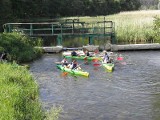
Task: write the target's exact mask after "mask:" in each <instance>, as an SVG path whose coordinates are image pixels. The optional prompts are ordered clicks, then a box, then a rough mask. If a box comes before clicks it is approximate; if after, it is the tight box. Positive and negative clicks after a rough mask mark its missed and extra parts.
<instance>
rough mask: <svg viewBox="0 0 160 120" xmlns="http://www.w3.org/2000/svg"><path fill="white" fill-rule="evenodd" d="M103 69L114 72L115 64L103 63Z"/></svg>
mask: <svg viewBox="0 0 160 120" xmlns="http://www.w3.org/2000/svg"><path fill="white" fill-rule="evenodd" d="M102 65H103V67H105V68H106V69H107V71H109V72H112V71H113V70H114V63H102Z"/></svg>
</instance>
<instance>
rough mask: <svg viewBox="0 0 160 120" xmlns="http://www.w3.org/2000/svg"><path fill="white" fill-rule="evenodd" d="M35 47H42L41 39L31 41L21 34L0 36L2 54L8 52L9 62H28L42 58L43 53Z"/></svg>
mask: <svg viewBox="0 0 160 120" xmlns="http://www.w3.org/2000/svg"><path fill="white" fill-rule="evenodd" d="M35 46H41V40H40V39H37V40H31V39H30V38H29V37H27V36H24V35H21V34H19V33H9V34H7V33H3V34H0V52H3V51H5V52H7V54H8V55H7V57H8V60H9V61H17V62H18V63H20V62H28V61H31V60H33V59H35V58H37V57H40V56H41V55H42V53H43V51H42V49H40V48H35Z"/></svg>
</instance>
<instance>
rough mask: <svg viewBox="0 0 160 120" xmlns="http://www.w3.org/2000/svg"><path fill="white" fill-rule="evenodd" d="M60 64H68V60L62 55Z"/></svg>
mask: <svg viewBox="0 0 160 120" xmlns="http://www.w3.org/2000/svg"><path fill="white" fill-rule="evenodd" d="M61 64H62V65H63V66H66V67H67V66H68V61H67V59H66V58H65V57H64V58H63V60H62V61H61Z"/></svg>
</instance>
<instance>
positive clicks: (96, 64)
mask: <svg viewBox="0 0 160 120" xmlns="http://www.w3.org/2000/svg"><path fill="white" fill-rule="evenodd" d="M100 65H101V64H99V63H95V64H93V66H95V67H98V66H100Z"/></svg>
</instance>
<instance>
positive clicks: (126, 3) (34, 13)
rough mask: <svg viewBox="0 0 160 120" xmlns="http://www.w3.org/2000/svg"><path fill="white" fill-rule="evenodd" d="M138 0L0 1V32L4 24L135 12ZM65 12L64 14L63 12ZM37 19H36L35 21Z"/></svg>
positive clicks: (138, 5)
mask: <svg viewBox="0 0 160 120" xmlns="http://www.w3.org/2000/svg"><path fill="white" fill-rule="evenodd" d="M138 1H139V0H1V1H0V11H1V12H0V16H1V18H0V31H2V30H3V29H2V25H3V24H5V23H6V22H20V21H21V20H22V19H23V21H22V22H26V21H27V20H28V21H32V20H34V19H36V20H39V18H56V17H65V16H98V15H108V14H114V13H117V12H120V11H124V10H125V11H126V10H137V9H139V7H140V3H139V2H138ZM64 11H65V12H64ZM37 18H38V19H37Z"/></svg>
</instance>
